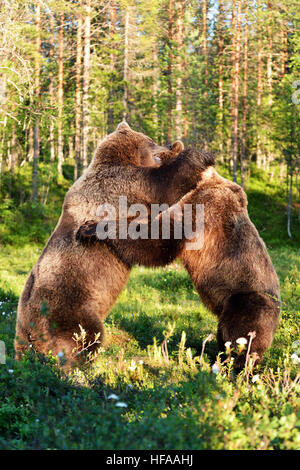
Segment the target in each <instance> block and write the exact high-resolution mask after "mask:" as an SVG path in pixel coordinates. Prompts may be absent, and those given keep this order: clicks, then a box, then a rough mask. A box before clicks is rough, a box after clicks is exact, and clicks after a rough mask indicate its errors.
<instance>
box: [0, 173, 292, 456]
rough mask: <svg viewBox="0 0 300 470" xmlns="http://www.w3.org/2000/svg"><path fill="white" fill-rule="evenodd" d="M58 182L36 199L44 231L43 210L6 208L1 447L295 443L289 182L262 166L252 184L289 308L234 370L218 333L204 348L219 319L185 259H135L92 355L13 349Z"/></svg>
mask: <svg viewBox="0 0 300 470" xmlns="http://www.w3.org/2000/svg"><path fill="white" fill-rule="evenodd" d="M63 189H65V187H63V188H62V187H60V189H59V190H58V189H57V187H56V186H54V185H53V187H51V188H50V192H49V203H48V205H47V207H46V208H44V207H40V206H39V209H38V210H39V211H40V213H41V214H42V215H43V217H42V225H43V229H42V231H41V232H40V233H39V235H38V237H37V235H36V234H37V233H38V223H41V222H40V221H39V222H38V220H37V217H36V215H34V214H33V213H34V211H32V209H31V210H29V209H28V211H27V216H26V217H24V218H22V217H21V218H20V214H22V211H24V207H17V206H16V207H15V208H13V207H12V206H10V207H9V208H7V209H6V210H3V211H2V213H1V219H0V236H1V241H2V242H1V245H0V247H1V251H0V264H1V276H0V339H1V340H3V341H5V343H6V347H7V356H8V359H7V363H6V364H5V365H0V381H1V387H0V447H1V448H5V449H299V447H300V428H299V404H300V399H299V383H298V384H297V380H296V377H297V373H298V372H299V365H296V364H293V363H292V360H291V354H292V353H293V352H295V351H296V349H293V347H295V344H294V342H295V341H296V340H299V339H300V335H299V311H300V287H299V286H300V282H299V281H300V266H299V249H298V248H297V247H298V246H299V242H300V237H299V223H298V222H297V214H294V219H293V224H292V228H293V229H294V239H293V240H291V241H289V240H287V237H286V235H285V232H286V231H285V208H284V200H285V199H284V195H285V188H284V187H281V186H280V185H279V183H278V182H276V181H275V182H274V181H273V182H270V181H268V177H267V175H264V174H262V173H257V174H255V175H254V176H253V179H252V180H251V184H249V188H248V190H247V192H248V198H249V212H250V214H251V218H252V220H253V221H254V222H255V224H256V225H257V227H258V229H259V230H260V233H261V235H262V236H263V238H264V239H265V241H266V243H267V246H268V249H269V252H270V254H271V257H272V260H273V262H274V265H275V268H276V270H277V272H278V275H279V278H280V283H281V293H282V301H283V309H282V318H281V321H280V325H279V328H278V331H277V333H276V337H275V340H274V343H273V345H272V348H271V349H270V350H269V351H268V352H267V354H266V355H265V358H264V362H263V364H262V366H261V367H260V368H259V369H257V370H248V373H247V374H244V373H242V374H240V375H239V376H238V377H234V376H233V374H232V371H231V369H230V366H224V365H223V366H221V365H220V364H219V366H218V367H219V372H218V373H214V372H213V370H212V364H213V363H214V362H215V360H216V341H215V337H214V338H213V340H212V341H210V342H207V343H206V346H205V352H204V355H203V356H201V353H202V345H203V340H205V338H207V336H208V335H209V334H210V333H213V334H215V332H216V326H217V324H216V319H215V318H214V317H213V316H212V315H211V314H210V313H209V312H208V311H207V310H206V309H205V308H204V307H203V305H202V304H201V303H200V301H199V299H198V296H197V294H196V292H195V290H194V288H193V286H192V284H191V281H190V279H189V277H188V276H187V274H186V272H185V271H184V270H183V268H182V267H181V266H180V264H179V263H174V264H172V265H171V266H168V267H166V268H164V269H156V270H151V269H146V268H134V269H133V271H132V275H131V278H130V282H129V283H128V285H127V287H126V289H124V291H123V292H122V294H121V295H120V298H119V300H118V303H117V304H116V305H115V306H114V308H113V310H112V312H111V314H110V316H109V317H108V319H107V321H106V327H107V342H106V345H105V346H104V347H103V348H102V349H101V352H100V354H99V356H98V358H97V359H96V361H95V362H94V363H93V365H91V366H90V367H86V368H83V369H81V370H76V371H75V372H74V373H73V374H72V375H71V376H69V377H65V376H63V374H62V373H61V372H60V371H59V369H58V368H57V366H56V360H55V359H54V358H51V357H50V358H49V360H48V361H47V363H43V362H41V361H38V360H37V358H36V357H34V355H29V356H28V357H27V358H24V359H23V361H22V362H20V363H16V362H15V361H14V359H13V336H14V328H15V315H16V306H17V302H18V297H19V295H20V293H21V291H22V288H23V285H24V282H25V280H26V277H27V275H28V272H29V270H30V268H31V266H32V265H33V264H34V262H35V261H36V259H37V258H38V256H39V253H40V251H41V248H42V245H43V243H45V239H46V237H47V236H48V234H49V233H50V230H51V229H52V228H53V226H54V224H55V219H56V217H57V215H58V213H59V206H60V204H61V196H62V194H63ZM2 196H3V195H2ZM2 200H3V201H4V202H5V198H4V197H2ZM4 202H2V204H4ZM32 212H33V213H32ZM18 218H19V219H18ZM17 219H18V220H19V221H20V222H19V225H17ZM297 224H298V225H297ZM14 227H18V230H19V232H20V233H22V234H23V235H22V237H17V234H16V233H14V231H13V228H14ZM297 230H298V231H297ZM39 237H41V238H42V239H39ZM183 332H185V334H186V341H184V338H185V335H184V334H183ZM164 339H166V343H165V344H166V346H167V351H168V352H167V353H166V349H164V354H162V352H161V348H160V344H161V343H162V342H163V341H164ZM299 353H300V351H299V352H298V355H300V354H299ZM200 357H201V360H200ZM217 362H218V361H217ZM214 370H215V368H214ZM112 394H113V395H115V396H117V398H116V397H112V396H111V395H112ZM120 403H121V405H120ZM118 404H119V405H118ZM122 404H123V405H122Z"/></svg>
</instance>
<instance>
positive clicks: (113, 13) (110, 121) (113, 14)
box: [107, 0, 117, 132]
mask: <svg viewBox="0 0 300 470" xmlns="http://www.w3.org/2000/svg"><path fill="white" fill-rule="evenodd" d="M116 26H117V4H116V0H111V7H110V24H109V30H110V31H109V35H110V49H111V53H110V70H111V80H112V83H111V85H110V88H109V93H108V112H107V127H108V132H112V131H113V130H114V127H115V122H114V121H115V117H114V88H113V82H114V73H115V67H116V53H115V49H116V46H115V34H116Z"/></svg>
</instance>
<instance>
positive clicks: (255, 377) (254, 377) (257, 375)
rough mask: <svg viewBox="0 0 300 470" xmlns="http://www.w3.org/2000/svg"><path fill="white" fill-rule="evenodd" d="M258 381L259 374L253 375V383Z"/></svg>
mask: <svg viewBox="0 0 300 470" xmlns="http://www.w3.org/2000/svg"><path fill="white" fill-rule="evenodd" d="M258 381H259V374H256V375H253V377H252V383H254V384H255V382H258Z"/></svg>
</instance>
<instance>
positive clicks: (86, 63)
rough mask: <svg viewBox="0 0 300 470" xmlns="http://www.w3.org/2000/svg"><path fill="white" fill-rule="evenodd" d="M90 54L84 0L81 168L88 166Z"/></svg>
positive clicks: (88, 12)
mask: <svg viewBox="0 0 300 470" xmlns="http://www.w3.org/2000/svg"><path fill="white" fill-rule="evenodd" d="M90 54H91V0H85V20H84V58H83V97H82V121H83V129H82V152H83V154H82V161H83V168H87V166H88V143H89V120H90V114H89V86H90Z"/></svg>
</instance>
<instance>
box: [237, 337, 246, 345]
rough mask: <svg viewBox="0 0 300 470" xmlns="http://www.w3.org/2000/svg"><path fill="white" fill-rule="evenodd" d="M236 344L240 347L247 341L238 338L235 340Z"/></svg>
mask: <svg viewBox="0 0 300 470" xmlns="http://www.w3.org/2000/svg"><path fill="white" fill-rule="evenodd" d="M236 342H237V344H240V345H242V346H245V345H246V344H247V343H248V341H247V340H246V338H238V339H237V340H236Z"/></svg>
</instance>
